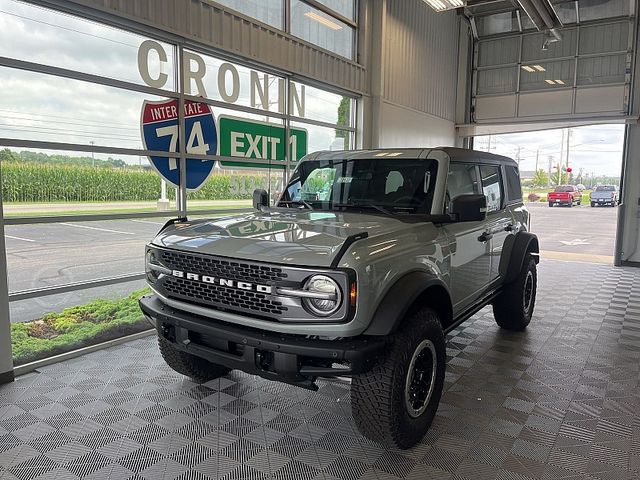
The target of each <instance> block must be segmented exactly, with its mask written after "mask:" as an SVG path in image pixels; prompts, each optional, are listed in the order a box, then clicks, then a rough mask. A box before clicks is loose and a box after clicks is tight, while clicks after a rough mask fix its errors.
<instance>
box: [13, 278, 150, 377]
mask: <svg viewBox="0 0 640 480" xmlns="http://www.w3.org/2000/svg"><path fill="white" fill-rule="evenodd" d="M148 292H149V289H146V288H145V289H142V290H138V291H136V292H133V293H132V294H131V295H129V296H127V297H124V298H121V299H118V300H96V301H94V302H91V303H88V304H86V305H81V306H77V307H71V308H66V309H64V310H63V311H62V312H60V313H49V314H47V315H44V316H43V317H42V318H39V319H37V320H34V321H32V322H24V323H13V324H11V342H12V347H13V360H14V363H15V364H16V365H23V364H25V363H29V362H33V361H35V360H40V359H42V358H47V357H51V356H53V355H58V354H60V353H64V352H69V351H71V350H76V349H78V348H83V347H86V346H88V345H94V344H96V343H100V342H104V341H107V340H111V339H113V338H117V337H121V336H124V335H129V334H132V333H136V332H141V331H143V330H148V329H149V328H151V326H150V325H149V324H148V323H147V321H146V320H145V319H144V316H143V315H142V312H141V311H140V308H139V307H138V299H139V298H140V297H141V296H142V295H145V294H146V293H148Z"/></svg>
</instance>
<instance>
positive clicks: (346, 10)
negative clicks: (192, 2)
mask: <svg viewBox="0 0 640 480" xmlns="http://www.w3.org/2000/svg"><path fill="white" fill-rule="evenodd" d="M214 1H216V3H219V4H221V5H224V6H226V7H229V8H232V9H234V10H237V11H238V12H240V13H243V14H245V15H247V16H249V17H252V18H255V19H256V20H259V21H261V22H264V23H267V24H269V25H271V26H273V27H276V28H280V29H282V30H285V31H287V32H288V33H291V34H292V35H295V36H296V37H299V38H301V39H302V40H304V41H306V42H309V43H312V44H314V45H317V46H318V47H321V48H324V49H326V50H329V51H331V52H333V53H335V54H337V55H340V56H342V57H346V58H348V59H349V60H354V59H355V58H356V48H355V42H356V33H357V28H358V24H357V20H358V19H357V16H358V15H357V0H313V1H307V0H214ZM287 15H289V18H287Z"/></svg>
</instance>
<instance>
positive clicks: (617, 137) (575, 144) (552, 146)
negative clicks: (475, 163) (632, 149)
mask: <svg viewBox="0 0 640 480" xmlns="http://www.w3.org/2000/svg"><path fill="white" fill-rule="evenodd" d="M564 135H565V137H564V144H563V142H562V140H563V132H562V130H547V131H540V132H529V133H513V134H509V135H492V136H491V140H489V137H479V138H477V139H476V143H475V147H476V148H477V149H479V150H485V151H486V150H488V148H489V144H490V147H491V152H493V153H498V154H501V155H506V156H509V157H512V158H516V157H517V156H518V147H520V151H519V153H520V170H535V168H536V154H537V152H539V160H538V168H542V169H544V170H547V168H548V165H549V160H551V162H552V164H553V165H556V164H557V163H558V162H560V161H561V160H562V162H563V165H564V164H565V163H566V158H567V157H566V135H567V130H565V131H564ZM623 141H624V125H593V126H588V127H578V128H572V129H571V134H570V139H569V166H570V167H572V168H573V170H574V171H575V172H576V173H578V172H579V170H580V169H583V173H584V174H591V173H594V174H596V175H609V176H619V175H620V169H621V166H622V146H623ZM561 145H564V148H563V147H562V146H561Z"/></svg>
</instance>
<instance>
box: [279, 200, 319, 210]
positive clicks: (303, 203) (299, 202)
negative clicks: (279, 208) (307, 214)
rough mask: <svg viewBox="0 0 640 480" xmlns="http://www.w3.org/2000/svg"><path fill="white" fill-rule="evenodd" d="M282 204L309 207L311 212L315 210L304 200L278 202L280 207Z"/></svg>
mask: <svg viewBox="0 0 640 480" xmlns="http://www.w3.org/2000/svg"><path fill="white" fill-rule="evenodd" d="M280 204H284V205H297V206H299V207H302V206H304V207H307V208H308V209H309V210H313V207H312V206H311V204H310V203H309V202H306V201H304V200H280V201H279V202H278V205H280Z"/></svg>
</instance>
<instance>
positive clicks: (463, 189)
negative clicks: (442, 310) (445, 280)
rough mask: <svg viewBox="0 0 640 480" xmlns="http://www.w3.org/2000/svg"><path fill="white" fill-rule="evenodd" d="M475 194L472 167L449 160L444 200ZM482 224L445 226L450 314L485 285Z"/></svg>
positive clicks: (486, 245)
mask: <svg viewBox="0 0 640 480" xmlns="http://www.w3.org/2000/svg"><path fill="white" fill-rule="evenodd" d="M477 193H480V183H479V179H478V174H477V168H476V166H475V165H474V164H466V163H451V164H450V166H449V176H448V179H447V203H448V202H449V201H450V200H452V199H454V198H456V197H457V196H459V195H468V194H477ZM447 206H448V205H447ZM485 227H486V224H485V222H460V223H453V224H450V225H447V226H446V227H445V231H446V233H447V235H448V236H449V242H450V248H451V296H452V301H453V310H454V315H457V314H458V313H459V312H461V311H463V310H465V308H466V307H468V306H469V305H471V304H472V303H473V302H474V300H476V299H477V298H478V296H480V294H481V293H482V292H483V291H484V290H485V289H486V288H487V286H488V284H489V274H490V268H491V263H490V256H489V253H490V252H489V249H490V246H491V243H490V241H485V240H483V237H482V235H483V233H484V231H485V229H486V228H485Z"/></svg>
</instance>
